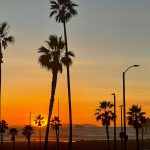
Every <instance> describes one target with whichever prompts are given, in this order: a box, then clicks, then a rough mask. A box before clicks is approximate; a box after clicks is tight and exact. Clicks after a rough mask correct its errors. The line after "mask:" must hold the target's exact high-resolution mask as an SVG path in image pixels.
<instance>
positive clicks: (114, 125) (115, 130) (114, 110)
mask: <svg viewBox="0 0 150 150" xmlns="http://www.w3.org/2000/svg"><path fill="white" fill-rule="evenodd" d="M113 95H114V114H115V118H114V150H116V94H115V93H113Z"/></svg>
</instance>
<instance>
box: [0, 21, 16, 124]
mask: <svg viewBox="0 0 150 150" xmlns="http://www.w3.org/2000/svg"><path fill="white" fill-rule="evenodd" d="M8 32H9V25H8V23H7V22H3V23H0V121H1V85H2V83H1V74H2V73H1V71H2V63H3V53H2V48H4V49H6V48H7V46H8V44H12V43H14V41H15V38H14V37H13V36H8Z"/></svg>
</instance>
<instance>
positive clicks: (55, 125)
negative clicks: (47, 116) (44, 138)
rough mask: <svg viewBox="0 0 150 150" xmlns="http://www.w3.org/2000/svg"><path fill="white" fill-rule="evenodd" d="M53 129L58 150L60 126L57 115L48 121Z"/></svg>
mask: <svg viewBox="0 0 150 150" xmlns="http://www.w3.org/2000/svg"><path fill="white" fill-rule="evenodd" d="M50 125H51V127H52V129H53V130H55V133H56V141H57V150H59V127H60V126H62V124H61V121H60V119H59V117H57V116H55V117H54V119H52V120H51V123H50Z"/></svg>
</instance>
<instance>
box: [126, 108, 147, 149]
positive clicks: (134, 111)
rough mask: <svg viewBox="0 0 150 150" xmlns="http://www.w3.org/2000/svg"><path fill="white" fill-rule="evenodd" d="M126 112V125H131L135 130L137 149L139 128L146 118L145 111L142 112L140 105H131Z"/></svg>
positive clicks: (138, 147) (138, 146)
mask: <svg viewBox="0 0 150 150" xmlns="http://www.w3.org/2000/svg"><path fill="white" fill-rule="evenodd" d="M127 114H128V117H127V120H128V125H130V126H133V127H134V128H135V130H136V143H137V150H139V149H140V145H139V129H140V128H141V127H142V124H143V123H145V121H146V118H145V116H144V115H145V114H146V113H145V112H142V107H139V106H138V105H132V107H131V108H129V112H127Z"/></svg>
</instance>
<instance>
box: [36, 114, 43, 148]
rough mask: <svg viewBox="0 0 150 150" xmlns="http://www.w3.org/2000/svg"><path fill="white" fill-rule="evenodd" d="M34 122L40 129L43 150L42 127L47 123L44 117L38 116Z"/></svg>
mask: <svg viewBox="0 0 150 150" xmlns="http://www.w3.org/2000/svg"><path fill="white" fill-rule="evenodd" d="M34 121H35V124H36V125H37V126H38V127H39V135H40V136H39V137H40V150H41V126H42V125H43V124H44V123H45V121H44V117H43V116H41V115H38V116H37V117H36V118H35V120H34Z"/></svg>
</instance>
